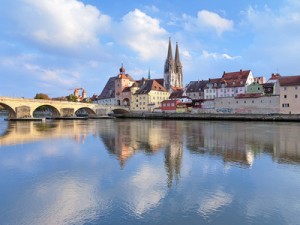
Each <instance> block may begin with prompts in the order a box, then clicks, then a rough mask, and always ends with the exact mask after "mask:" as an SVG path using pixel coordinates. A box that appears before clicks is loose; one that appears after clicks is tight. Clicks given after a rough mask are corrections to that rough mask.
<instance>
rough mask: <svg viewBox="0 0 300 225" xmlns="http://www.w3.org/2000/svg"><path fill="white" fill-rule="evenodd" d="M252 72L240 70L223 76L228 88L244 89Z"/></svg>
mask: <svg viewBox="0 0 300 225" xmlns="http://www.w3.org/2000/svg"><path fill="white" fill-rule="evenodd" d="M250 72H251V70H240V71H238V72H229V73H225V72H224V74H223V76H222V78H223V80H224V82H225V84H226V86H227V87H243V86H245V84H246V81H247V79H248V77H249V75H250Z"/></svg>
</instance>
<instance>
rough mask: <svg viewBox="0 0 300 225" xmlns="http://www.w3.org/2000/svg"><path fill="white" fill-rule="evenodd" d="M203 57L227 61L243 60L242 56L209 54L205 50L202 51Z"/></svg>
mask: <svg viewBox="0 0 300 225" xmlns="http://www.w3.org/2000/svg"><path fill="white" fill-rule="evenodd" d="M202 57H203V58H205V59H210V58H211V59H215V60H218V59H227V60H235V59H239V58H241V56H230V55H228V54H225V53H222V54H221V53H209V52H208V51H205V50H203V51H202Z"/></svg>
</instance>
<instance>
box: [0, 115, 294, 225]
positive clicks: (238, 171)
mask: <svg viewBox="0 0 300 225" xmlns="http://www.w3.org/2000/svg"><path fill="white" fill-rule="evenodd" d="M299 133H300V124H298V123H272V122H267V123H262V122H222V121H215V122H214V121H162V120H155V121H152V120H86V121H47V122H46V123H42V122H7V121H3V120H0V178H1V179H0V196H1V201H0V221H1V224H18V225H19V224H28V225H29V224H30V225H35V224H105V225H107V224H114V225H116V224H259V225H261V224H272V225H276V224H289V225H290V224H291V225H294V224H300V191H299V190H300V164H299V163H300V141H299V137H298V136H299Z"/></svg>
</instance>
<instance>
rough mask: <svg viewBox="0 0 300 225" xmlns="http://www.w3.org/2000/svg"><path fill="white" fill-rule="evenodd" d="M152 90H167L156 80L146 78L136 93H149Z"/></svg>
mask: <svg viewBox="0 0 300 225" xmlns="http://www.w3.org/2000/svg"><path fill="white" fill-rule="evenodd" d="M150 91H163V92H167V90H166V89H165V88H164V87H163V86H161V85H160V84H159V83H158V82H157V81H156V80H145V82H144V83H143V84H142V85H141V87H140V89H139V90H137V91H136V92H135V94H148V93H149V92H150Z"/></svg>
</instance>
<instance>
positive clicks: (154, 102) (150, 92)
mask: <svg viewBox="0 0 300 225" xmlns="http://www.w3.org/2000/svg"><path fill="white" fill-rule="evenodd" d="M169 95H170V94H169V92H168V91H167V90H166V89H165V88H164V87H163V86H162V85H161V84H159V83H158V82H157V81H156V80H153V79H149V80H146V79H144V80H143V81H142V83H141V84H140V87H137V85H133V86H132V87H131V102H130V110H132V111H147V112H152V111H153V109H155V108H159V107H160V105H161V102H162V101H164V100H166V99H168V98H169Z"/></svg>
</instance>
